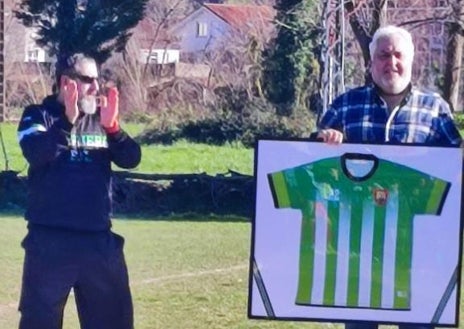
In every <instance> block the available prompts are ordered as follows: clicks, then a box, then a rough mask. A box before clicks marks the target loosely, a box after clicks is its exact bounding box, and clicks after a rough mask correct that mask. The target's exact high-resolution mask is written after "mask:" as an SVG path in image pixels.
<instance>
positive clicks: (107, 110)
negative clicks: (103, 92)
mask: <svg viewBox="0 0 464 329" xmlns="http://www.w3.org/2000/svg"><path fill="white" fill-rule="evenodd" d="M118 114H119V92H118V90H117V89H116V87H110V88H108V95H107V97H106V100H103V101H102V102H101V107H100V123H101V125H102V126H103V128H105V129H107V131H108V130H111V132H113V131H117V130H118V128H119V125H118Z"/></svg>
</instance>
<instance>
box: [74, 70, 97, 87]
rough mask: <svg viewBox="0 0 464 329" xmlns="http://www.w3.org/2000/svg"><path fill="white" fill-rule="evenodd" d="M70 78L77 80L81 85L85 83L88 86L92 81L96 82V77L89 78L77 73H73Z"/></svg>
mask: <svg viewBox="0 0 464 329" xmlns="http://www.w3.org/2000/svg"><path fill="white" fill-rule="evenodd" d="M72 77H73V78H75V79H79V80H80V81H82V82H83V83H86V84H89V85H90V84H92V83H93V82H94V81H96V80H98V77H89V76H88V75H82V74H79V73H74V74H73V75H72Z"/></svg>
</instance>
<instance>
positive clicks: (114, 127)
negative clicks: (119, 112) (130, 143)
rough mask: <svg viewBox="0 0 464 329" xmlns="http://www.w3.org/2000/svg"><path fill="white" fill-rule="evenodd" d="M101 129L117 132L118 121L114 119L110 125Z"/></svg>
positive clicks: (108, 132) (112, 132)
mask: <svg viewBox="0 0 464 329" xmlns="http://www.w3.org/2000/svg"><path fill="white" fill-rule="evenodd" d="M103 129H105V131H106V133H107V134H114V133H117V132H118V131H119V123H118V121H117V120H115V121H114V123H113V124H112V125H111V127H103Z"/></svg>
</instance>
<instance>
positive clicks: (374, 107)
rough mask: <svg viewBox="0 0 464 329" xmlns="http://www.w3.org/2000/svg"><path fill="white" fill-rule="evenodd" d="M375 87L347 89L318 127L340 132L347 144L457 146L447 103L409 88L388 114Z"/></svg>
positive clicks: (432, 94) (435, 96) (431, 94)
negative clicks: (402, 98)
mask: <svg viewBox="0 0 464 329" xmlns="http://www.w3.org/2000/svg"><path fill="white" fill-rule="evenodd" d="M376 88H377V87H375V85H367V86H363V87H358V88H355V89H353V90H350V91H348V92H346V93H344V94H343V95H341V96H339V97H338V98H336V99H335V100H334V102H333V103H332V105H331V106H330V108H329V109H328V110H327V112H326V113H325V114H324V116H323V117H322V119H321V121H320V123H319V125H318V128H319V129H327V128H332V129H336V130H339V131H341V132H343V134H344V141H345V142H348V143H361V142H368V143H424V144H428V145H443V146H444V145H456V146H458V145H460V143H461V135H460V133H459V131H458V130H457V128H456V126H455V124H454V122H453V116H452V113H451V111H450V108H449V105H448V103H447V102H446V101H445V100H444V99H443V98H441V97H440V96H439V95H438V94H436V93H425V92H423V91H420V90H418V89H416V88H410V92H409V94H408V95H407V96H406V97H405V98H404V100H403V101H402V102H401V104H400V105H399V106H398V107H397V108H396V109H394V110H393V111H392V112H391V114H389V111H388V107H387V104H386V103H385V101H384V100H382V99H381V98H380V97H379V95H378V93H377V89H376Z"/></svg>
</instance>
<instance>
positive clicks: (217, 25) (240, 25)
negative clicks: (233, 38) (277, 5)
mask: <svg viewBox="0 0 464 329" xmlns="http://www.w3.org/2000/svg"><path fill="white" fill-rule="evenodd" d="M274 16H275V10H274V9H273V8H272V7H270V6H264V5H229V4H208V3H205V4H203V6H202V7H201V8H199V9H198V10H196V11H194V12H193V13H191V14H190V15H188V16H187V17H185V18H184V19H183V20H181V21H180V22H179V23H177V24H176V25H174V26H173V27H172V28H171V29H170V30H169V34H170V35H172V36H175V37H176V38H177V40H178V42H179V46H180V50H181V52H182V53H196V52H201V51H209V50H215V49H218V48H219V49H220V48H221V47H224V46H227V44H225V42H226V40H227V36H229V35H230V34H231V33H234V32H242V33H246V34H250V33H260V32H265V31H269V29H270V28H273V25H272V24H271V22H272V20H273V19H274Z"/></svg>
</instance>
